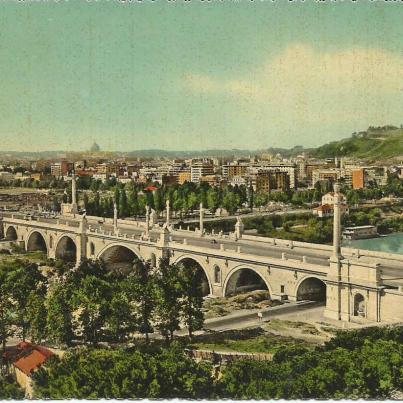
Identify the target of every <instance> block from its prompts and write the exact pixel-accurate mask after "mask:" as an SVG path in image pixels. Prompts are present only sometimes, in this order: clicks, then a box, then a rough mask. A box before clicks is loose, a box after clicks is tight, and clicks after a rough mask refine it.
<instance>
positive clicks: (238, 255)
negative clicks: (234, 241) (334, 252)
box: [168, 241, 329, 276]
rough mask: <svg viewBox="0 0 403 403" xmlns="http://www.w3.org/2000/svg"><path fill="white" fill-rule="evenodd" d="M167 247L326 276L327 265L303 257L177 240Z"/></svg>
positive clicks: (205, 255) (200, 254)
mask: <svg viewBox="0 0 403 403" xmlns="http://www.w3.org/2000/svg"><path fill="white" fill-rule="evenodd" d="M168 248H169V249H170V250H171V251H172V252H173V253H174V254H176V253H183V254H187V255H189V254H194V255H199V256H204V257H214V258H216V259H221V260H224V261H227V262H228V261H232V262H245V263H248V264H251V263H252V264H256V265H260V266H271V267H279V268H285V269H289V270H296V271H300V272H309V273H317V274H318V275H324V276H326V274H327V272H328V269H329V267H328V266H322V265H318V264H314V263H309V262H308V261H307V259H306V258H305V261H304V259H302V257H301V260H297V259H287V257H286V256H284V258H281V259H278V258H275V257H267V256H257V255H254V254H248V253H244V252H242V249H238V248H237V249H236V250H233V249H232V250H231V249H225V248H223V249H221V248H220V249H210V248H204V247H200V246H195V245H189V244H184V243H182V242H181V243H179V242H175V241H172V242H169V244H168Z"/></svg>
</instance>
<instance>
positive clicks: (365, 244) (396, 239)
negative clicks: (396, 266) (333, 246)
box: [343, 232, 403, 255]
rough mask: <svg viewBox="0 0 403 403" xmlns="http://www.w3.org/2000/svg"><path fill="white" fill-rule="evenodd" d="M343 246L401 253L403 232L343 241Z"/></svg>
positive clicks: (402, 250)
mask: <svg viewBox="0 0 403 403" xmlns="http://www.w3.org/2000/svg"><path fill="white" fill-rule="evenodd" d="M343 246H346V247H349V248H357V249H367V250H374V251H378V252H386V253H399V254H401V255H403V233H402V232H396V233H394V234H390V235H388V236H384V237H379V238H371V239H358V240H355V241H343Z"/></svg>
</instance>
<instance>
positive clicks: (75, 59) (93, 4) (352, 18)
mask: <svg viewBox="0 0 403 403" xmlns="http://www.w3.org/2000/svg"><path fill="white" fill-rule="evenodd" d="M402 21H403V6H402V5H401V4H400V2H396V3H394V2H384V1H372V2H370V1H369V0H368V1H367V0H361V1H357V2H355V3H353V2H351V1H343V0H338V1H337V2H330V0H329V1H327V2H326V3H325V4H323V3H318V2H316V1H309V0H307V1H305V2H297V1H294V2H288V1H285V0H277V1H273V2H272V1H259V0H255V1H246V0H241V1H235V0H234V1H229V0H224V1H222V2H219V1H216V2H207V1H201V0H191V1H187V2H183V1H171V2H168V1H166V0H156V1H154V2H151V1H147V0H146V1H143V2H126V3H122V2H118V1H114V0H110V1H106V0H100V1H88V2H87V1H82V2H78V1H74V0H68V1H51V0H48V1H46V0H43V1H31V2H27V1H25V2H24V1H8V0H4V1H2V2H0V77H1V86H0V111H1V115H0V140H1V141H0V149H3V150H33V151H36V150H44V149H47V150H56V149H59V150H60V149H66V150H83V149H87V148H89V146H90V144H91V143H92V141H93V140H96V141H97V142H98V143H99V144H100V146H101V148H102V149H110V150H139V149H146V148H163V149H170V150H173V149H177V150H185V149H187V150H191V149H200V148H249V149H252V148H261V147H262V148H266V147H270V146H274V147H289V146H294V145H304V146H315V145H320V144H323V143H325V142H327V141H329V140H333V139H338V138H342V137H347V136H348V135H350V134H351V133H352V132H353V131H359V130H362V129H366V128H367V127H368V126H369V125H383V124H395V125H400V124H402V123H403V23H402Z"/></svg>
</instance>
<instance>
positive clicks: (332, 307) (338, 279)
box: [325, 183, 343, 320]
mask: <svg viewBox="0 0 403 403" xmlns="http://www.w3.org/2000/svg"><path fill="white" fill-rule="evenodd" d="M340 201H341V195H340V186H339V184H338V183H335V184H334V210H333V250H332V255H331V256H330V259H329V273H328V275H327V280H326V309H325V316H326V317H327V318H331V319H335V320H341V319H342V288H343V284H342V266H343V263H342V261H343V257H342V255H341V239H340V237H341V212H340Z"/></svg>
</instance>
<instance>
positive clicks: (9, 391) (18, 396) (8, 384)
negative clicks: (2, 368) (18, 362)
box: [0, 375, 25, 400]
mask: <svg viewBox="0 0 403 403" xmlns="http://www.w3.org/2000/svg"><path fill="white" fill-rule="evenodd" d="M24 396H25V392H24V391H23V390H22V389H21V388H20V387H19V386H18V385H17V383H16V382H15V380H14V378H13V377H12V376H11V375H8V376H6V377H4V378H2V379H0V400H9V399H10V400H11V399H13V400H23V399H24Z"/></svg>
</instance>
